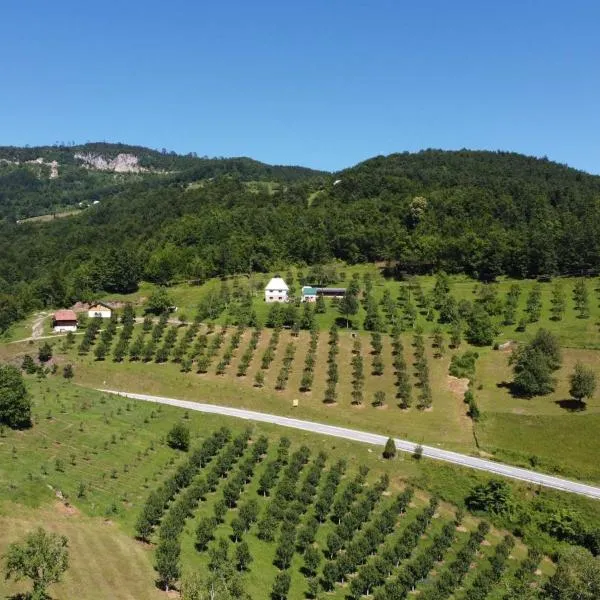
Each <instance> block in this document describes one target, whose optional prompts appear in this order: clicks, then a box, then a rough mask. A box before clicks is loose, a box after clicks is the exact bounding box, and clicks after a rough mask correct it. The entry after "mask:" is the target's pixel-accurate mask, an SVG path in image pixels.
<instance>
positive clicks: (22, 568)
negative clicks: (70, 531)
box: [4, 527, 69, 600]
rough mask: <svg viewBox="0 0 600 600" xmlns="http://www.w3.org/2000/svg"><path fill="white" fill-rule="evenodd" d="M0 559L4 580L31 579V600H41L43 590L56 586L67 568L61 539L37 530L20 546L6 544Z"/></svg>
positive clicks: (66, 549) (64, 542)
mask: <svg viewBox="0 0 600 600" xmlns="http://www.w3.org/2000/svg"><path fill="white" fill-rule="evenodd" d="M4 559H5V562H6V568H5V574H6V579H10V578H13V579H15V581H19V580H21V579H25V578H26V579H31V581H32V582H33V592H32V594H31V598H32V600H42V599H43V598H45V597H46V588H47V587H48V586H49V585H51V584H52V583H57V582H59V581H60V579H61V577H62V574H63V573H64V572H65V571H66V570H67V568H68V567H69V543H68V540H67V538H66V537H65V536H64V535H58V534H56V533H48V532H46V531H45V530H44V529H42V528H41V527H39V528H38V529H37V530H36V531H33V532H31V533H29V534H28V535H27V536H26V537H25V540H24V541H23V542H15V543H12V544H10V545H9V547H8V550H7V552H6V554H5V555H4Z"/></svg>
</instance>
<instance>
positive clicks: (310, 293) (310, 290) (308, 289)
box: [302, 285, 317, 302]
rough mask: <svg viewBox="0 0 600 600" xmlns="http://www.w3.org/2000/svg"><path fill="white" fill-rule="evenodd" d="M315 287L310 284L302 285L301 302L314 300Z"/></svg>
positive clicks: (315, 297)
mask: <svg viewBox="0 0 600 600" xmlns="http://www.w3.org/2000/svg"><path fill="white" fill-rule="evenodd" d="M316 301H317V288H316V287H312V286H310V285H303V286H302V302H316Z"/></svg>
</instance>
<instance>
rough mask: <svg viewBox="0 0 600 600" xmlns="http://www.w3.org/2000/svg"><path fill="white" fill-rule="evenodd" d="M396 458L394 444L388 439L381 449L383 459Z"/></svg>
mask: <svg viewBox="0 0 600 600" xmlns="http://www.w3.org/2000/svg"><path fill="white" fill-rule="evenodd" d="M395 456H396V444H395V442H394V440H393V439H392V438H388V441H387V442H386V443H385V448H384V449H383V458H388V459H389V458H394V457H395Z"/></svg>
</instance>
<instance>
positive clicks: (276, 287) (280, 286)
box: [265, 275, 290, 302]
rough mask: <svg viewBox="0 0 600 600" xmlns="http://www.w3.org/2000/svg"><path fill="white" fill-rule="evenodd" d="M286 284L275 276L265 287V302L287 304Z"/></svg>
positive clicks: (287, 289) (287, 288)
mask: <svg viewBox="0 0 600 600" xmlns="http://www.w3.org/2000/svg"><path fill="white" fill-rule="evenodd" d="M289 289H290V288H289V287H288V284H287V283H286V282H285V281H284V280H283V279H282V278H281V277H279V276H278V275H275V277H273V278H272V279H271V280H270V281H269V283H267V286H266V287H265V302H287V299H288V291H289Z"/></svg>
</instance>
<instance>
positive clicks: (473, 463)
mask: <svg viewBox="0 0 600 600" xmlns="http://www.w3.org/2000/svg"><path fill="white" fill-rule="evenodd" d="M98 391H101V392H105V393H109V394H116V395H118V396H124V397H126V398H131V399H133V400H143V401H145V402H155V403H157V404H167V405H170V406H177V407H180V408H185V409H188V410H195V411H199V412H205V413H213V414H219V415H224V416H229V417H236V418H238V419H245V420H249V421H259V422H263V423H272V424H274V425H280V426H282V427H291V428H293V429H300V430H303V431H310V432H312V433H319V434H322V435H328V436H333V437H339V438H344V439H347V440H351V441H356V442H362V443H365V444H372V445H375V446H384V445H385V443H386V441H387V439H388V438H387V437H386V436H384V435H379V434H375V433H369V432H365V431H358V430H356V429H349V428H346V427H338V426H335V425H326V424H324V423H316V422H313V421H305V420H301V419H294V418H291V417H283V416H279V415H273V414H269V413H262V412H258V411H252V410H245V409H241V408H233V407H230V406H218V405H214V404H203V403H200V402H192V401H189V400H179V399H177V398H167V397H164V396H152V395H149V394H136V393H132V392H124V391H119V390H108V389H100V390H98ZM394 441H395V443H396V448H397V449H398V450H400V451H401V452H408V453H411V454H412V453H414V452H415V450H416V449H417V448H422V455H423V456H424V457H427V458H433V459H435V460H441V461H444V462H449V463H452V464H455V465H459V466H462V467H467V468H470V469H476V470H479V471H486V472H488V473H492V474H494V475H501V476H503V477H508V478H510V479H516V480H518V481H523V482H526V483H530V484H533V485H539V486H542V487H547V488H550V489H554V490H560V491H564V492H570V493H573V494H578V495H580V496H587V497H588V498H594V499H599V500H600V488H598V487H595V486H591V485H587V484H584V483H579V482H576V481H570V480H568V479H562V478H560V477H554V476H552V475H546V474H545V473H539V472H537V471H531V470H529V469H522V468H520V467H513V466H510V465H506V464H503V463H499V462H494V461H491V460H486V459H483V458H477V457H474V456H468V455H466V454H460V453H458V452H452V451H450V450H442V449H440V448H434V447H432V446H425V445H422V444H416V443H415V442H410V441H408V440H402V439H394Z"/></svg>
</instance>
